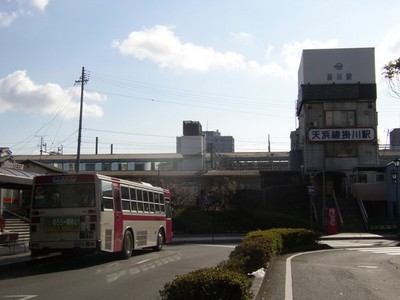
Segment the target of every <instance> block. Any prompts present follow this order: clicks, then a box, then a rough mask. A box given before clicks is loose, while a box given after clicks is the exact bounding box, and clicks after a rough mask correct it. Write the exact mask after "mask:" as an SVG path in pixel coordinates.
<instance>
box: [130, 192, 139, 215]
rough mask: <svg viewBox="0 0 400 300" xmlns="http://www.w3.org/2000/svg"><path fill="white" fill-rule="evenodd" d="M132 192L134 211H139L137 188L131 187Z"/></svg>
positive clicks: (132, 207)
mask: <svg viewBox="0 0 400 300" xmlns="http://www.w3.org/2000/svg"><path fill="white" fill-rule="evenodd" d="M130 192H131V209H132V211H134V212H137V209H138V208H137V198H136V190H135V189H132V188H131V189H130Z"/></svg>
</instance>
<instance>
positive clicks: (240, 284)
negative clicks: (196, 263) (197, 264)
mask: <svg viewBox="0 0 400 300" xmlns="http://www.w3.org/2000/svg"><path fill="white" fill-rule="evenodd" d="M250 287H251V285H250V282H249V280H248V279H247V277H246V276H245V275H244V274H240V273H238V272H234V271H229V270H225V269H221V268H218V267H215V268H205V269H200V270H196V271H193V272H190V273H188V274H185V275H181V276H177V277H176V278H175V279H174V281H172V282H170V283H166V284H165V285H164V289H163V290H162V291H160V296H161V299H163V300H188V299H195V300H197V299H198V300H202V299H207V300H210V299H232V300H236V299H237V300H242V299H244V300H247V299H252V295H251V293H250Z"/></svg>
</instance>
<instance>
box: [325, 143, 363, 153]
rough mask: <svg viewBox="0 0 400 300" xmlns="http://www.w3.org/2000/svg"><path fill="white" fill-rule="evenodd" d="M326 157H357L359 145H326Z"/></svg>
mask: <svg viewBox="0 0 400 300" xmlns="http://www.w3.org/2000/svg"><path fill="white" fill-rule="evenodd" d="M325 151H326V157H356V156H357V143H352V142H348V143H326V145H325Z"/></svg>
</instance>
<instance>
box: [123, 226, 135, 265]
mask: <svg viewBox="0 0 400 300" xmlns="http://www.w3.org/2000/svg"><path fill="white" fill-rule="evenodd" d="M132 250H133V236H132V233H131V232H130V231H129V230H127V231H125V234H124V242H123V249H122V256H123V258H125V259H128V258H130V257H131V256H132Z"/></svg>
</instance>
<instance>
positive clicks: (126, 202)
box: [121, 186, 131, 211]
mask: <svg viewBox="0 0 400 300" xmlns="http://www.w3.org/2000/svg"><path fill="white" fill-rule="evenodd" d="M121 194H122V209H123V210H126V211H130V210H131V200H130V197H129V188H128V187H126V186H121Z"/></svg>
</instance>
